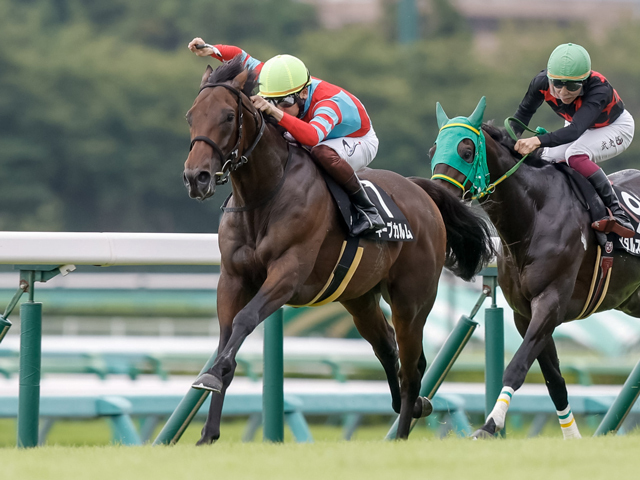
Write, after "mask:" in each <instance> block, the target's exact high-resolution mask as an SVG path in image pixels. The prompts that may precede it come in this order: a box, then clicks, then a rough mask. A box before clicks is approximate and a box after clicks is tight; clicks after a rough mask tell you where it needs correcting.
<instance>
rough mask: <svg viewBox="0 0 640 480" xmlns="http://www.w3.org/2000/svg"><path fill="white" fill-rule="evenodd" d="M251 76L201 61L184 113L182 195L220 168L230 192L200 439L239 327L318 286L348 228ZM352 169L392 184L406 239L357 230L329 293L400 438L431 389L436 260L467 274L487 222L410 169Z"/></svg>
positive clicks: (206, 433)
mask: <svg viewBox="0 0 640 480" xmlns="http://www.w3.org/2000/svg"><path fill="white" fill-rule="evenodd" d="M255 84H256V79H255V76H254V75H253V73H252V72H250V71H247V70H245V69H244V67H243V66H242V63H241V61H240V58H239V57H236V59H234V60H231V61H230V62H228V63H225V64H223V65H221V66H220V67H218V69H216V70H215V72H214V71H212V69H211V67H207V70H206V72H205V73H204V76H203V77H202V83H201V85H200V92H199V94H198V96H197V97H196V99H195V102H194V104H193V106H192V108H191V109H190V110H189V112H188V114H187V120H188V122H189V125H190V130H191V138H192V143H191V145H192V148H191V151H190V153H189V156H188V158H187V161H186V163H185V168H184V183H185V185H186V187H187V188H188V190H189V195H190V196H191V197H192V198H196V199H200V200H204V199H206V198H208V197H210V196H211V195H213V194H214V192H215V188H216V184H218V183H222V182H223V179H224V177H226V176H227V175H228V176H229V178H230V179H231V185H232V192H233V196H232V197H231V199H230V201H229V203H228V205H227V207H228V208H230V210H227V211H226V212H225V214H224V215H223V218H222V221H221V224H220V227H219V234H218V239H219V243H220V252H221V255H222V261H221V274H220V280H219V283H218V291H217V293H218V319H219V323H220V343H219V346H218V356H217V358H216V361H215V363H214V365H213V366H212V368H211V369H210V370H209V371H208V372H206V373H204V374H203V375H202V376H200V377H199V378H198V379H197V380H196V382H195V383H194V387H196V388H204V389H207V390H211V391H212V392H215V394H214V395H213V397H212V401H211V408H210V411H209V416H208V418H207V421H206V423H205V425H204V428H203V430H202V437H201V439H200V440H199V442H198V444H209V443H212V442H214V441H216V440H217V439H218V438H219V437H220V416H221V410H222V403H223V399H224V393H225V391H226V389H227V387H228V386H229V384H230V383H231V380H232V378H233V375H234V371H235V368H236V361H235V357H236V354H237V352H238V349H239V348H240V346H241V345H242V342H243V341H244V339H245V338H246V337H247V336H248V335H249V334H250V333H251V332H252V331H253V330H254V329H255V328H256V326H258V324H260V323H261V322H262V321H263V320H264V319H265V318H267V317H268V316H269V315H271V314H272V313H273V312H275V311H276V310H277V309H278V308H280V307H281V306H283V305H284V304H291V305H305V304H307V303H309V302H310V301H311V300H312V299H314V298H315V297H316V295H317V294H318V292H320V291H321V289H322V288H323V286H324V285H325V284H326V283H327V279H328V278H329V276H330V275H331V274H332V271H333V268H334V266H335V264H336V262H337V260H338V255H339V253H340V249H341V246H342V244H343V241H344V240H345V238H346V235H347V229H346V226H345V225H344V222H341V221H340V218H339V213H338V210H337V207H336V206H335V204H334V202H333V201H332V198H331V196H330V193H329V191H328V189H327V186H326V183H325V181H324V180H323V178H322V176H321V173H320V171H319V170H318V168H317V167H316V165H315V163H314V162H313V161H312V159H311V157H310V156H309V154H308V153H307V151H306V150H304V149H302V148H299V147H295V146H291V145H289V144H288V143H287V142H286V141H285V140H284V139H283V137H282V134H281V132H280V131H278V129H277V128H276V127H275V126H273V125H271V124H266V125H265V120H264V119H263V117H262V115H261V114H259V113H258V111H257V110H256V109H255V108H254V107H253V105H252V103H251V100H250V99H249V95H250V94H251V92H252V90H253V89H254V86H255ZM359 173H362V177H363V178H364V179H367V180H371V181H373V182H375V183H376V184H378V185H379V186H381V187H382V188H383V189H385V190H386V191H387V192H388V193H389V195H390V196H391V197H392V198H393V200H394V201H395V202H396V203H397V205H398V206H399V208H400V209H401V210H402V212H403V213H404V214H405V216H406V218H407V219H408V221H409V223H410V225H411V227H412V229H413V232H414V234H415V241H413V242H395V243H386V242H379V241H368V240H362V239H361V240H360V246H362V247H364V250H363V254H362V258H361V261H360V264H359V266H358V268H357V270H356V271H355V274H354V275H353V277H352V279H351V281H350V283H349V284H348V286H347V287H346V289H345V290H344V291H343V292H342V294H341V295H340V296H339V298H337V301H339V302H340V303H342V305H344V307H345V308H346V309H347V310H348V311H349V313H350V314H351V315H352V316H353V320H354V322H355V325H356V327H357V329H358V331H359V332H360V333H361V334H362V336H363V337H364V338H365V339H366V340H367V341H368V342H369V343H370V344H371V346H372V347H373V350H374V352H375V354H376V356H377V357H378V359H379V360H380V362H381V364H382V366H383V368H384V371H385V374H386V376H387V379H388V383H389V387H390V389H391V395H392V406H393V409H394V410H395V411H396V412H397V413H399V414H400V421H399V427H398V438H407V437H408V435H409V429H410V422H411V419H412V418H413V417H420V416H423V415H424V414H428V412H429V410H430V408H431V406H430V404H429V402H428V399H423V398H422V397H418V394H419V389H420V381H421V378H422V375H423V373H424V371H425V368H426V365H427V361H426V358H425V356H424V353H423V350H422V334H423V327H424V324H425V321H426V318H427V315H428V314H429V312H430V311H431V308H432V307H433V304H434V301H435V298H436V290H437V286H438V279H439V277H440V273H441V270H442V268H443V266H449V267H450V268H451V269H452V271H454V273H456V274H458V275H459V276H461V277H462V278H466V279H469V278H471V277H472V276H473V275H474V274H475V273H476V272H477V271H478V270H479V269H480V268H481V267H482V266H483V265H484V264H485V263H486V261H487V260H488V259H489V258H490V257H491V256H492V255H493V253H494V251H493V248H494V247H493V245H492V242H491V239H490V226H489V225H488V223H487V222H485V221H484V220H482V219H481V218H480V217H478V216H476V214H475V213H473V212H472V210H470V209H469V208H468V207H467V206H465V205H463V204H462V203H461V202H460V201H459V200H458V199H457V197H456V196H455V195H452V194H451V193H449V192H448V191H446V189H444V188H442V187H439V186H437V185H436V184H435V183H433V182H431V181H430V180H427V179H416V180H415V181H410V180H408V179H406V178H404V177H402V176H400V175H397V174H395V173H392V172H388V171H382V170H369V169H367V170H365V171H361V172H359ZM443 218H444V221H443ZM381 295H382V296H383V297H384V298H385V299H386V300H387V301H388V302H389V304H390V305H391V308H392V321H393V326H394V327H395V333H394V328H392V327H391V326H390V325H389V323H388V322H387V320H386V319H385V316H384V314H383V312H382V311H381V309H380V306H379V300H380V296H381ZM396 342H397V344H396Z"/></svg>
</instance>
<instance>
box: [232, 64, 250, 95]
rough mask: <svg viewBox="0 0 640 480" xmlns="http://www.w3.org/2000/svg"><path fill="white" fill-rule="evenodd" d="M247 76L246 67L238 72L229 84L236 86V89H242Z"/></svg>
mask: <svg viewBox="0 0 640 480" xmlns="http://www.w3.org/2000/svg"><path fill="white" fill-rule="evenodd" d="M247 78H249V70H247V69H246V68H245V69H244V70H243V71H242V73H240V74H239V75H238V76H236V78H234V79H233V81H232V82H231V85H232V86H234V87H236V88H237V89H238V90H242V89H243V88H244V84H245V82H246V81H247Z"/></svg>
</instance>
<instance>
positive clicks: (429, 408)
mask: <svg viewBox="0 0 640 480" xmlns="http://www.w3.org/2000/svg"><path fill="white" fill-rule="evenodd" d="M431 413H433V404H432V403H431V400H429V399H428V398H427V397H418V398H417V400H416V404H415V406H414V407H413V415H412V416H413V418H424V417H428V416H429V415H431Z"/></svg>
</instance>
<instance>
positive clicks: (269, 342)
mask: <svg viewBox="0 0 640 480" xmlns="http://www.w3.org/2000/svg"><path fill="white" fill-rule="evenodd" d="M283 322H284V315H283V311H282V308H279V309H278V310H277V311H276V312H275V313H273V314H272V315H271V316H269V318H267V319H266V320H265V323H264V353H263V361H264V374H263V378H262V422H263V428H262V433H263V435H262V438H263V441H265V442H273V443H282V442H284V358H283V335H284V333H283V325H284V323H283Z"/></svg>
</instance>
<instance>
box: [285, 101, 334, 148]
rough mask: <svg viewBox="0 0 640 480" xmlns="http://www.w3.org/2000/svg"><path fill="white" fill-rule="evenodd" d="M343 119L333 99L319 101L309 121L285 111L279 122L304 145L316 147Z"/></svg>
mask: <svg viewBox="0 0 640 480" xmlns="http://www.w3.org/2000/svg"><path fill="white" fill-rule="evenodd" d="M341 121H342V113H341V112H340V109H339V107H338V105H337V104H336V103H335V102H333V101H332V100H324V101H322V102H319V103H318V104H317V105H316V106H315V107H314V111H313V117H312V118H311V120H310V121H309V123H307V122H305V121H303V120H300V119H299V118H296V117H294V116H293V115H289V114H287V113H284V115H283V117H282V120H280V121H279V122H278V124H279V125H282V126H283V127H284V128H286V129H287V131H288V132H289V133H290V134H291V135H292V136H293V138H295V139H296V140H297V141H299V142H300V143H302V144H303V145H307V146H309V147H314V146H316V145H317V144H319V143H320V142H322V141H323V140H324V139H325V138H327V135H329V133H330V132H331V130H333V128H334V127H335V126H336V125H338V124H339V123H340V122H341Z"/></svg>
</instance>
